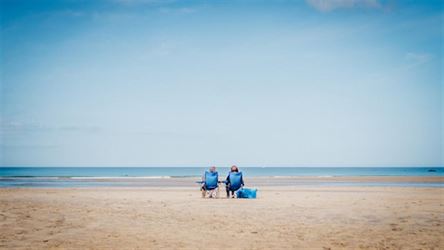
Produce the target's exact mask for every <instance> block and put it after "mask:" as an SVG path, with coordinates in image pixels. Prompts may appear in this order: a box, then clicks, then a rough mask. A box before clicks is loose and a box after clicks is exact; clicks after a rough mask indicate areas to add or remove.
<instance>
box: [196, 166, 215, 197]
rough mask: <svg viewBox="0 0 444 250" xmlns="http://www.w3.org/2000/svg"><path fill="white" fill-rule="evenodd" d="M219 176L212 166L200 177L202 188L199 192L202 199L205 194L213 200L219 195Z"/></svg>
mask: <svg viewBox="0 0 444 250" xmlns="http://www.w3.org/2000/svg"><path fill="white" fill-rule="evenodd" d="M218 184H219V174H218V173H217V171H216V167H215V166H212V167H210V169H209V170H208V171H205V173H204V175H203V176H202V186H201V188H200V190H201V191H202V198H205V196H206V193H207V192H208V196H209V197H210V198H213V197H214V196H216V197H217V196H218V195H219V185H218Z"/></svg>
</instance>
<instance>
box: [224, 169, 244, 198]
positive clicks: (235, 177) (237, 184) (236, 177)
mask: <svg viewBox="0 0 444 250" xmlns="http://www.w3.org/2000/svg"><path fill="white" fill-rule="evenodd" d="M229 178H230V183H226V184H227V190H228V191H229V192H232V193H236V191H237V190H239V189H240V188H241V187H242V172H230V174H229Z"/></svg>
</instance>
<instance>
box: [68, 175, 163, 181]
mask: <svg viewBox="0 0 444 250" xmlns="http://www.w3.org/2000/svg"><path fill="white" fill-rule="evenodd" d="M69 178H70V179H74V180H104V179H105V180H107V179H169V178H171V176H85V177H69Z"/></svg>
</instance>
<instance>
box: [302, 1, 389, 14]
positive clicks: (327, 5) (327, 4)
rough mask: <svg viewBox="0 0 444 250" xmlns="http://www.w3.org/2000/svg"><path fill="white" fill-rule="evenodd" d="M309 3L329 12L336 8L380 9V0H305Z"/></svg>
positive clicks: (319, 9) (317, 8)
mask: <svg viewBox="0 0 444 250" xmlns="http://www.w3.org/2000/svg"><path fill="white" fill-rule="evenodd" d="M305 1H306V2H307V4H309V5H310V6H311V7H313V8H315V9H316V10H318V11H321V12H329V11H333V10H336V9H351V8H371V9H380V8H382V4H381V3H380V2H379V0H305Z"/></svg>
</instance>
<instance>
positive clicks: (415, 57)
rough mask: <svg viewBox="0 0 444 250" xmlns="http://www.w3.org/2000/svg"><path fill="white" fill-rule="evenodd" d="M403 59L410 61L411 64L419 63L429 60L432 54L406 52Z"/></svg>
mask: <svg viewBox="0 0 444 250" xmlns="http://www.w3.org/2000/svg"><path fill="white" fill-rule="evenodd" d="M405 59H406V60H407V61H409V62H411V63H412V64H413V65H421V64H424V63H427V62H428V61H430V60H431V59H432V55H430V54H428V53H414V52H408V53H406V54H405Z"/></svg>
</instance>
